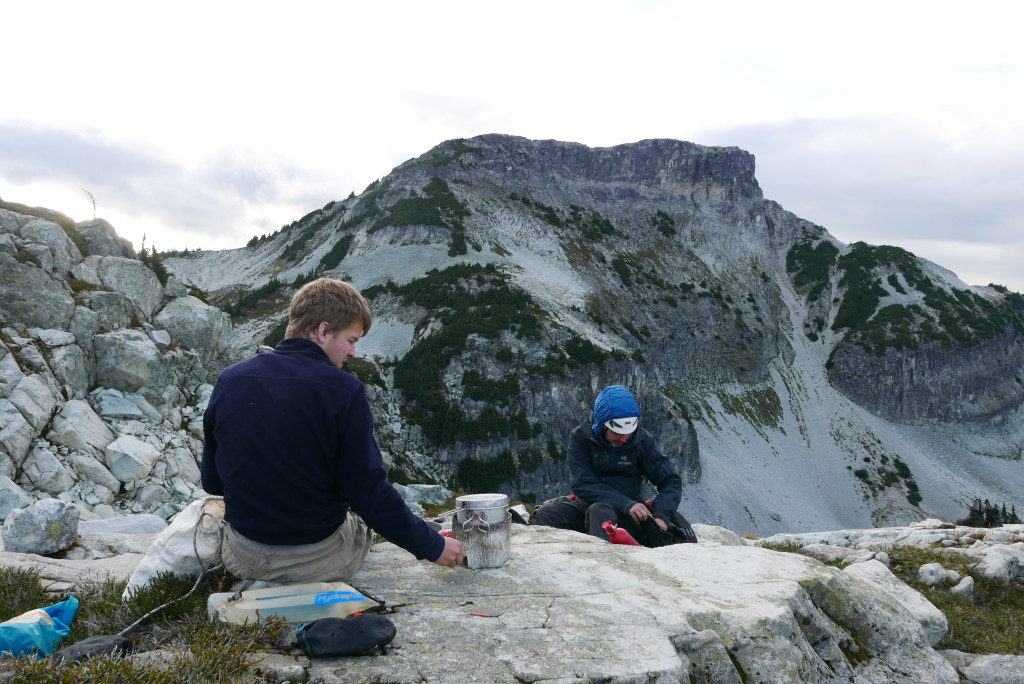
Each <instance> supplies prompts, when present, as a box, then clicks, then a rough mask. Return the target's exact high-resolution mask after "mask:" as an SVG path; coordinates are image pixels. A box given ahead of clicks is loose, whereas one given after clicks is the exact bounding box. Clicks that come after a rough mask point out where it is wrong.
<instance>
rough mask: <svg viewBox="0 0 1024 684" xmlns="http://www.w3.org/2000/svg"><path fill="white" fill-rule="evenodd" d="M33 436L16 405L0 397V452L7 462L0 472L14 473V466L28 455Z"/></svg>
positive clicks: (30, 428) (30, 427)
mask: <svg viewBox="0 0 1024 684" xmlns="http://www.w3.org/2000/svg"><path fill="white" fill-rule="evenodd" d="M34 437H35V432H34V431H33V430H32V426H31V425H29V423H28V421H27V420H25V417H24V416H23V415H21V411H19V410H18V407H17V406H15V405H14V404H12V403H11V402H10V401H9V400H7V399H0V454H2V455H4V456H6V459H7V462H8V465H7V466H6V467H3V469H2V470H0V474H6V475H8V476H11V475H14V468H16V467H21V464H22V462H23V461H24V460H25V457H26V456H28V450H29V448H31V446H32V439H33V438H34ZM2 466H3V464H0V467H2Z"/></svg>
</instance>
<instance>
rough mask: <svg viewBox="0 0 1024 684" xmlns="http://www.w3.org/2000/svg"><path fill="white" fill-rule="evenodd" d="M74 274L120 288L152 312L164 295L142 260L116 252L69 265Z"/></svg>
mask: <svg viewBox="0 0 1024 684" xmlns="http://www.w3.org/2000/svg"><path fill="white" fill-rule="evenodd" d="M72 273H73V274H74V276H75V277H76V278H79V279H80V280H84V281H86V282H87V283H91V284H93V285H95V286H97V287H100V288H102V289H104V290H110V291H112V292H120V293H121V294H123V295H125V296H126V297H128V299H130V300H131V301H132V302H133V303H134V304H135V305H136V306H137V307H139V309H140V310H141V311H142V313H143V315H144V316H145V317H146V318H149V317H150V316H152V315H153V312H154V311H156V309H157V307H158V306H160V304H161V303H162V302H163V299H164V286H163V285H161V284H160V279H159V278H157V277H156V274H155V273H153V271H152V270H151V269H150V268H149V266H146V265H145V264H144V263H142V262H141V261H137V260H135V259H125V258H123V257H116V256H89V257H86V258H85V259H84V260H83V261H82V262H81V263H80V264H78V265H77V266H75V267H74V268H73V269H72Z"/></svg>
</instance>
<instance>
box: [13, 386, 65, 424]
mask: <svg viewBox="0 0 1024 684" xmlns="http://www.w3.org/2000/svg"><path fill="white" fill-rule="evenodd" d="M8 400H9V401H10V402H11V403H12V404H14V405H15V406H17V407H18V410H19V411H21V415H22V416H24V417H25V420H26V421H28V424H29V425H31V426H32V431H33V432H34V433H35V434H39V432H40V431H41V430H42V429H43V428H44V427H45V426H46V424H47V423H48V422H50V416H52V415H53V411H54V409H55V408H56V400H55V399H54V397H53V394H51V392H50V388H48V387H47V386H46V385H44V384H43V383H42V382H40V381H39V379H38V378H37V377H35V376H32V375H26V376H25V377H23V378H22V379H21V382H19V383H18V385H17V387H15V388H14V391H13V392H11V395H10V396H9V397H8Z"/></svg>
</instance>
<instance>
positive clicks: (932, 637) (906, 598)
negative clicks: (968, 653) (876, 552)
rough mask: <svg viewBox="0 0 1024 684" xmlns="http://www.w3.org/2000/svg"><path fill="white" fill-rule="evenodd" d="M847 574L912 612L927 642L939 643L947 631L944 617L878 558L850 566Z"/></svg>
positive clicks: (947, 627)
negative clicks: (873, 587) (864, 582)
mask: <svg viewBox="0 0 1024 684" xmlns="http://www.w3.org/2000/svg"><path fill="white" fill-rule="evenodd" d="M845 571H846V572H847V573H848V574H850V575H853V576H855V577H861V578H864V579H865V580H867V581H869V582H871V583H872V584H874V586H876V587H877V588H878V589H881V590H882V591H883V592H885V593H886V594H888V595H889V596H890V597H891V598H892V600H894V601H896V602H898V603H899V604H900V605H901V606H903V607H904V608H906V609H907V611H908V612H909V613H910V614H911V615H913V616H914V617H915V618H916V619H917V621H918V622H919V623H920V625H921V629H923V630H924V633H925V636H926V637H927V638H928V643H930V644H931V645H932V646H934V645H935V644H937V643H939V641H941V640H942V637H944V636H946V632H947V631H948V630H949V622H948V621H947V620H946V616H945V615H943V613H942V611H941V610H939V609H938V608H936V607H935V606H934V604H932V603H931V601H929V600H928V599H926V598H925V597H924V596H922V595H921V593H920V592H918V591H915V590H914V589H912V588H911V587H910V586H908V585H907V584H906V583H905V582H904V581H903V580H901V579H900V578H898V577H896V575H894V574H892V571H890V570H889V568H887V567H886V566H885V565H884V564H883V563H881V562H880V561H877V560H869V561H864V562H863V563H856V564H854V565H851V566H849V567H848V568H846V570H845Z"/></svg>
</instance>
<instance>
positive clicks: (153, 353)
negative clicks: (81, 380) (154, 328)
mask: <svg viewBox="0 0 1024 684" xmlns="http://www.w3.org/2000/svg"><path fill="white" fill-rule="evenodd" d="M93 347H94V349H95V351H96V382H97V383H99V384H100V385H103V386H104V387H113V388H115V389H119V390H122V391H125V392H136V391H138V390H140V389H142V388H144V387H145V388H159V387H163V386H165V385H167V384H168V382H169V377H168V369H167V363H166V361H165V360H164V358H163V356H161V355H160V350H158V349H157V348H156V345H155V344H153V341H152V340H151V339H149V336H148V335H146V333H144V332H142V331H141V330H127V329H126V330H115V331H113V332H109V333H100V334H98V335H96V336H95V337H93Z"/></svg>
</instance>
